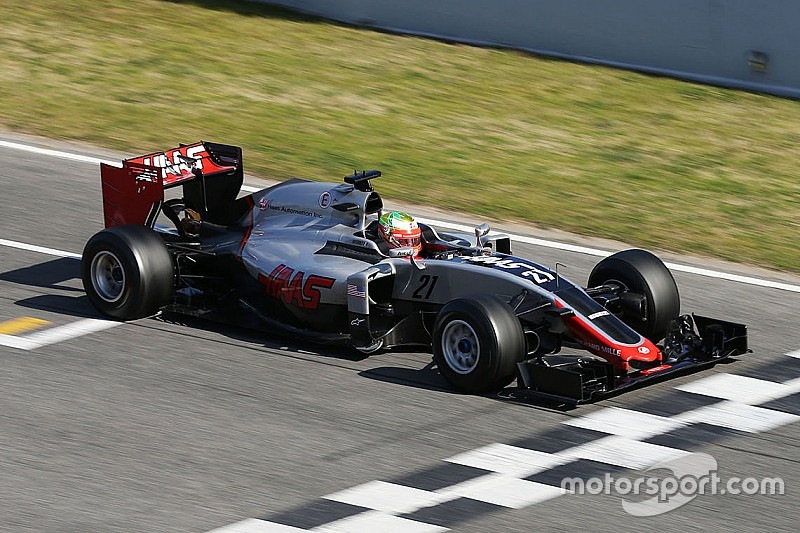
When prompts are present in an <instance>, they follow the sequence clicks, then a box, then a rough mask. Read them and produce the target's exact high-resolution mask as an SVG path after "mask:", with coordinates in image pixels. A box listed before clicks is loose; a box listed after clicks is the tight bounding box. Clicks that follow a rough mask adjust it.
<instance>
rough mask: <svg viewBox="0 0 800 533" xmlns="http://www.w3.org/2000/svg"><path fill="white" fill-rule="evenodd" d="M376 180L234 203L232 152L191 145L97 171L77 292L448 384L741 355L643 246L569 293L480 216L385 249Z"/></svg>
mask: <svg viewBox="0 0 800 533" xmlns="http://www.w3.org/2000/svg"><path fill="white" fill-rule="evenodd" d="M380 175H381V174H380V172H378V171H364V172H357V173H354V174H352V175H349V176H346V177H345V178H344V182H343V183H322V182H315V181H307V180H302V179H291V180H288V181H286V182H283V183H280V184H278V185H275V186H272V187H269V188H266V189H264V190H261V191H259V192H256V193H253V194H250V195H247V196H241V197H239V195H240V188H241V186H242V183H243V170H242V152H241V149H240V148H238V147H235V146H229V145H223V144H215V143H210V142H199V143H195V144H191V145H181V146H180V147H179V148H176V149H172V150H168V151H166V152H157V153H153V154H149V155H145V156H141V157H136V158H133V159H128V160H125V161H123V163H122V166H121V167H115V166H111V165H106V164H102V165H101V178H102V187H103V208H104V216H105V226H106V229H104V230H102V231H100V232H99V233H97V234H96V235H94V236H93V237H92V238H91V239H90V240H89V241H88V243H87V244H86V247H85V249H84V251H83V260H82V266H81V274H82V278H83V284H84V287H85V289H86V293H87V295H88V297H89V299H90V301H91V302H92V304H93V305H94V306H95V307H96V308H97V309H98V310H99V311H100V312H101V313H102V314H104V315H106V316H108V317H111V318H114V319H118V320H133V319H137V318H142V317H147V316H152V315H154V314H156V313H158V312H160V311H162V310H168V311H172V312H178V313H186V314H190V315H193V316H199V317H207V318H211V319H217V320H224V321H227V322H231V321H233V322H235V323H237V324H239V325H246V326H250V325H252V326H254V327H257V328H261V329H265V328H266V329H273V330H274V329H278V330H282V331H284V332H288V333H290V334H292V335H299V336H302V337H304V338H307V339H312V340H316V341H320V342H343V343H349V344H350V345H352V346H353V347H354V348H355V349H357V350H360V351H361V352H363V353H366V354H369V353H372V352H376V351H378V350H381V349H386V348H390V347H394V346H403V345H422V346H426V347H432V351H433V357H434V360H435V362H436V364H437V366H438V368H439V371H440V372H441V374H442V375H443V376H444V377H445V378H446V379H447V381H449V383H450V384H451V385H452V386H453V387H454V388H456V389H458V390H459V391H463V392H468V393H485V392H491V391H497V390H500V389H502V388H503V387H506V386H507V385H509V384H510V383H511V382H512V381H513V380H514V379H515V378H516V379H517V380H518V386H519V387H522V388H524V389H526V390H528V391H531V392H532V393H535V394H536V395H540V396H545V397H549V398H554V399H558V400H560V401H565V402H571V403H580V402H585V401H590V400H594V399H597V398H600V397H603V396H606V395H609V394H613V393H616V392H619V391H622V390H625V389H628V388H631V387H635V386H638V385H641V384H643V383H645V382H648V381H652V380H655V379H662V378H664V377H667V376H670V375H674V374H676V373H678V372H684V371H686V370H689V369H693V368H697V367H702V366H708V365H713V364H714V363H716V362H718V361H720V360H722V359H725V358H728V357H730V356H733V355H739V354H743V353H746V352H748V351H749V350H748V348H747V330H746V327H745V326H743V325H741V324H734V323H730V322H725V321H722V320H713V319H710V318H706V317H700V316H690V315H683V316H680V315H679V313H680V301H679V296H678V289H677V286H676V284H675V280H674V279H673V277H672V275H671V274H670V272H669V270H668V269H667V268H666V267H665V266H664V264H663V263H662V262H661V261H660V260H659V259H658V258H657V257H656V256H654V255H653V254H651V253H649V252H647V251H644V250H626V251H623V252H619V253H616V254H613V255H611V256H610V257H607V258H605V259H603V260H601V261H600V262H599V263H598V264H597V266H595V268H594V270H593V271H592V272H591V275H590V276H589V280H588V285H587V287H585V288H584V287H581V286H580V285H577V284H575V283H573V282H572V281H570V280H568V279H567V278H565V277H563V276H562V275H561V274H559V273H558V271H557V269H556V270H551V269H550V268H547V267H545V266H543V265H540V264H537V263H534V262H532V261H529V260H527V259H522V258H519V257H515V256H513V255H511V244H510V239H509V238H508V237H507V236H504V235H500V234H492V233H491V232H490V230H489V228H488V226H486V225H485V224H484V225H481V226H478V227H477V228H476V229H475V234H474V235H456V234H449V233H440V232H438V231H437V230H435V229H434V228H433V227H430V226H428V225H425V224H418V226H415V227H418V228H419V232H420V237H419V239H418V242H415V243H412V244H411V245H409V246H400V247H393V246H390V245H389V244H388V243H387V242H386V241H385V240H384V239H381V238H380V237H379V235H378V234H379V232H380V227H379V226H380V225H379V223H378V219H379V216H380V215H381V214H382V211H383V201H382V199H381V197H380V195H379V194H378V193H377V192H376V191H375V190H374V189H373V187H372V185H371V180H373V179H375V178H377V177H379V176H380ZM179 185H180V186H181V189H182V194H177V195H175V197H174V198H170V199H168V198H167V196H166V195H165V191H166V190H169V189H171V188H173V187H176V186H179ZM181 189H176V190H178V191H179V190H181ZM171 192H173V193H174V192H175V191H171ZM381 220H383V219H381ZM167 221H168V222H169V224H168V225H167V224H162V223H161V222H164V223H166V222H167ZM662 340H663V342H661V344H656V343H657V342H660V341H662ZM562 346H569V347H572V348H582V349H583V351H581V352H579V353H580V355H564V354H561V353H559V352H560V351H561V348H562Z"/></svg>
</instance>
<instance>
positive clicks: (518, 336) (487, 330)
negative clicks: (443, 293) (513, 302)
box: [433, 295, 526, 394]
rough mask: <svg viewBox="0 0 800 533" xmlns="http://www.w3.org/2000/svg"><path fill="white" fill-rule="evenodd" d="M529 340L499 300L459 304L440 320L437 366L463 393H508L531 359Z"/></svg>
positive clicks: (471, 300)
mask: <svg viewBox="0 0 800 533" xmlns="http://www.w3.org/2000/svg"><path fill="white" fill-rule="evenodd" d="M525 354H526V350H525V336H524V334H523V332H522V326H521V325H520V323H519V319H518V318H517V317H516V315H514V312H513V311H512V310H511V307H509V306H508V304H506V303H505V302H504V301H503V300H501V299H500V298H498V297H496V296H493V295H480V296H474V297H471V298H461V299H458V300H453V301H452V302H449V303H448V304H447V305H445V306H444V307H443V308H442V310H441V311H440V312H439V316H438V317H437V318H436V323H435V325H434V329H433V360H434V362H435V363H436V366H437V367H438V368H439V371H440V372H441V373H442V375H443V376H444V377H445V379H447V381H448V382H450V384H451V385H452V386H453V387H454V388H456V389H458V390H459V391H461V392H466V393H470V394H481V393H486V392H493V391H497V390H499V389H502V388H503V387H505V386H506V385H508V384H509V383H511V382H512V381H513V380H514V378H515V377H516V375H517V362H519V361H522V360H523V359H524V358H525Z"/></svg>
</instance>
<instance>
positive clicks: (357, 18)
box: [258, 0, 800, 98]
mask: <svg viewBox="0 0 800 533" xmlns="http://www.w3.org/2000/svg"><path fill="white" fill-rule="evenodd" d="M258 1H262V2H266V3H271V4H279V5H283V6H286V7H289V8H292V9H296V10H298V11H302V12H306V13H311V14H315V15H321V16H324V17H327V18H331V19H334V20H338V21H343V22H348V23H351V24H357V25H363V26H370V27H376V28H381V29H386V30H390V31H396V32H400V33H408V34H415V35H425V36H431V37H436V38H442V39H447V40H453V41H460V42H466V43H472V44H480V45H489V46H500V47H509V48H515V49H520V50H527V51H531V52H536V53H540V54H544V55H549V56H555V57H561V58H565V59H572V60H578V61H584V62H589V63H598V64H604V65H611V66H616V67H621V68H627V69H633V70H639V71H644V72H651V73H656V74H663V75H667V76H674V77H678V78H683V79H690V80H694V81H700V82H703V83H711V84H717V85H724V86H728V87H735V88H741V89H748V90H753V91H760V92H766V93H772V94H776V95H780V96H788V97H792V98H800V68H798V67H800V31H798V30H799V26H800V2H798V1H797V0H258Z"/></svg>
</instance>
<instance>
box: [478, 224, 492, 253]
mask: <svg viewBox="0 0 800 533" xmlns="http://www.w3.org/2000/svg"><path fill="white" fill-rule="evenodd" d="M488 234H489V224H487V223H486V222H484V223H483V224H481V225H480V226H477V227H476V228H475V241H476V243H477V245H478V247H479V248H483V247H484V245H485V244H486V240H485V239H484V237H486V236H487V235H488Z"/></svg>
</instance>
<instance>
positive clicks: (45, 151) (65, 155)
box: [0, 141, 119, 166]
mask: <svg viewBox="0 0 800 533" xmlns="http://www.w3.org/2000/svg"><path fill="white" fill-rule="evenodd" d="M0 146H2V147H3V148H10V149H12V150H20V151H23V152H29V153H32V154H39V155H46V156H49V157H58V158H60V159H71V160H72V161H80V162H81V163H91V164H93V165H99V164H100V163H106V164H108V165H114V166H119V162H118V161H106V160H104V159H98V158H97V157H89V156H88V155H80V154H73V153H70V152H62V151H60V150H50V149H49V148H39V147H38V146H31V145H29V144H21V143H15V142H10V141H0Z"/></svg>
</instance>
